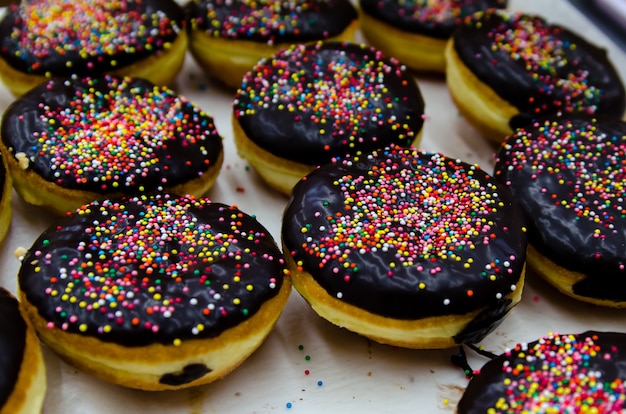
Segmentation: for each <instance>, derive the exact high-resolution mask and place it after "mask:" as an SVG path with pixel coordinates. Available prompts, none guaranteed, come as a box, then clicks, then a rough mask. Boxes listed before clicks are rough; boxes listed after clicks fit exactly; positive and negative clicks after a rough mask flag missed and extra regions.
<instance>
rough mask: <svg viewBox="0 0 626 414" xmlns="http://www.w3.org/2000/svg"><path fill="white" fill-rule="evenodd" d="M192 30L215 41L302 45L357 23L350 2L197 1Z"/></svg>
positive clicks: (189, 11) (191, 13) (190, 8)
mask: <svg viewBox="0 0 626 414" xmlns="http://www.w3.org/2000/svg"><path fill="white" fill-rule="evenodd" d="M186 12H187V16H188V19H189V20H190V28H192V29H195V30H201V31H204V32H206V33H207V34H208V35H210V36H211V37H219V38H223V39H232V40H249V41H254V42H262V43H301V42H309V41H313V40H324V39H328V38H332V37H335V36H338V35H340V34H341V33H342V32H343V31H344V30H345V29H346V28H347V27H348V26H349V25H350V24H351V23H352V22H354V21H355V20H356V19H357V17H358V16H357V11H356V9H355V7H354V6H353V5H352V3H351V2H350V1H349V0H297V1H277V0H270V1H261V2H258V1H251V0H234V1H230V0H194V1H190V2H189V3H188V4H187V5H186Z"/></svg>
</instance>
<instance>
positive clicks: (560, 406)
mask: <svg viewBox="0 0 626 414" xmlns="http://www.w3.org/2000/svg"><path fill="white" fill-rule="evenodd" d="M597 339H598V338H597V336H596V335H591V336H582V335H581V336H578V335H559V334H557V333H550V334H549V335H547V336H546V337H544V338H542V339H540V340H539V341H538V342H537V343H536V344H535V345H534V346H532V347H529V346H528V344H519V345H517V346H516V347H515V348H514V349H512V350H511V351H508V352H507V353H506V354H505V355H506V356H507V357H513V358H516V361H515V360H514V361H513V362H509V361H505V363H504V364H503V366H502V370H503V372H504V373H506V374H507V376H506V378H505V379H504V385H505V387H506V392H505V395H504V396H503V397H501V398H500V399H499V400H498V402H497V403H496V405H495V407H493V408H490V409H489V410H488V411H487V413H496V412H506V413H530V412H533V413H535V412H541V413H574V412H576V413H617V412H622V411H623V410H624V409H625V408H626V383H625V382H624V379H623V378H619V377H618V378H603V374H602V372H600V371H599V370H596V369H594V368H593V365H594V364H593V363H592V360H594V359H603V360H604V361H606V363H617V361H615V362H611V361H612V360H613V359H614V358H616V357H617V356H618V350H617V348H616V347H604V348H603V347H601V346H599V345H597V344H596V340H597ZM622 363H623V362H622Z"/></svg>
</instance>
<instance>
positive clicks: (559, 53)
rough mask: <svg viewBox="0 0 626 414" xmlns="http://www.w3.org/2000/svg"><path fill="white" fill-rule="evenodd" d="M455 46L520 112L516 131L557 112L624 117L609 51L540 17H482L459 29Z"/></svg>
mask: <svg viewBox="0 0 626 414" xmlns="http://www.w3.org/2000/svg"><path fill="white" fill-rule="evenodd" d="M453 46H454V51H455V52H456V54H457V55H458V57H459V58H460V60H461V61H462V62H463V64H464V65H465V66H466V67H467V68H468V69H469V70H470V71H471V72H472V73H473V74H474V75H475V76H476V77H477V78H478V79H479V80H480V81H481V82H483V83H484V84H486V85H488V86H489V88H491V89H492V90H493V91H494V92H495V93H496V94H497V95H498V96H500V97H501V98H502V99H504V100H505V101H507V102H508V103H510V104H511V105H513V106H514V107H515V108H517V110H518V111H519V114H518V115H516V116H514V117H513V118H512V119H511V120H510V126H511V128H513V129H514V128H516V127H518V126H523V125H524V124H526V123H528V122H529V121H530V120H532V119H534V118H537V117H541V116H545V115H549V114H555V113H572V112H577V113H585V114H597V115H603V116H610V117H615V118H620V117H621V116H622V115H623V114H624V109H625V108H626V99H625V91H624V86H623V84H622V81H621V78H620V76H619V74H618V73H617V71H616V70H615V68H614V66H613V65H612V63H611V62H610V61H609V59H608V56H607V52H606V50H604V49H602V48H599V47H597V46H595V45H593V44H591V43H590V42H589V41H587V40H586V39H584V38H583V37H581V36H580V35H578V34H576V33H574V32H572V31H571V30H568V29H567V28H565V27H562V26H559V25H556V24H550V23H548V22H546V21H545V20H544V19H542V18H541V17H539V16H534V15H527V14H522V13H513V12H505V11H500V10H489V11H486V12H484V13H478V14H476V15H474V17H469V18H467V19H466V22H465V23H464V24H463V25H462V26H461V27H460V28H459V29H457V30H456V31H455V33H454V35H453Z"/></svg>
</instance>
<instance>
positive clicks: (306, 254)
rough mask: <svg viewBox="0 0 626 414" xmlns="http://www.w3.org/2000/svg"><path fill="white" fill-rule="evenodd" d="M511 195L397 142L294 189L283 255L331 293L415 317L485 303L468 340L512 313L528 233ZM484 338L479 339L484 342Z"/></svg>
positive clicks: (464, 167)
mask: <svg viewBox="0 0 626 414" xmlns="http://www.w3.org/2000/svg"><path fill="white" fill-rule="evenodd" d="M523 226H524V222H523V216H522V214H521V212H520V211H519V209H518V207H517V205H516V204H515V202H514V200H513V198H512V196H511V195H510V193H509V192H508V190H507V189H506V187H504V186H503V185H501V184H499V183H497V182H496V181H495V180H493V179H492V178H491V177H489V176H488V175H487V174H486V173H485V172H484V171H482V170H481V169H479V168H478V167H477V166H472V165H469V164H466V163H463V162H461V161H458V160H453V159H449V158H447V157H444V156H443V155H441V154H434V153H421V152H418V151H416V150H410V149H402V148H399V147H392V148H388V149H386V150H381V151H375V152H373V153H372V154H371V155H363V156H359V157H354V158H347V159H344V160H341V161H336V162H333V163H328V164H326V165H324V166H321V167H320V168H318V169H317V170H315V171H314V172H312V173H310V174H309V175H308V176H307V177H305V178H304V179H303V180H302V181H300V182H299V183H298V184H297V185H296V187H295V188H294V190H293V193H292V197H291V199H290V201H289V204H288V206H287V208H286V210H285V214H284V219H283V227H282V236H283V243H284V245H285V246H286V249H287V250H286V252H285V254H291V255H292V256H293V258H294V260H295V262H296V263H297V264H298V266H301V267H302V269H303V270H304V271H306V272H309V273H310V274H311V275H312V277H313V278H314V279H315V280H316V281H317V282H318V283H319V284H320V285H321V286H322V287H323V288H324V289H325V290H326V291H327V292H328V294H329V295H331V296H332V297H336V298H338V299H340V300H342V301H345V302H347V303H349V304H351V305H354V306H356V307H359V308H362V309H364V310H366V311H369V312H372V313H374V314H378V315H381V316H385V317H391V318H396V319H402V320H414V319H419V318H426V317H430V316H441V315H460V314H465V313H468V312H472V311H475V310H479V309H484V312H483V314H482V315H479V316H478V318H477V323H476V324H475V325H473V326H474V327H475V329H476V330H477V331H479V334H478V335H476V331H473V332H470V331H469V330H466V331H464V332H463V333H462V334H461V335H460V337H459V338H460V339H461V340H463V339H465V338H471V339H472V340H473V341H475V340H478V339H480V338H482V337H483V336H484V335H485V334H486V333H488V332H489V330H490V329H491V328H492V327H493V326H494V324H496V323H497V322H498V321H499V320H500V319H501V318H502V316H503V315H504V314H505V313H506V311H507V309H508V305H509V304H510V298H509V297H508V295H509V294H510V293H511V291H512V289H514V288H515V285H516V284H517V283H518V282H519V281H520V276H521V274H522V270H523V266H524V261H525V250H526V236H525V232H524V228H523ZM477 338H478V339H477Z"/></svg>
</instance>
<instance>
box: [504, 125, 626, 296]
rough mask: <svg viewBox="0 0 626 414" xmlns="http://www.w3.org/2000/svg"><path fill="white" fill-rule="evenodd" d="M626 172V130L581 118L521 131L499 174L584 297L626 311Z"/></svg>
mask: <svg viewBox="0 0 626 414" xmlns="http://www.w3.org/2000/svg"><path fill="white" fill-rule="evenodd" d="M625 165H626V123H624V122H623V121H619V120H610V119H603V118H593V117H586V116H576V115H570V116H565V117H552V118H542V119H539V120H537V121H536V122H533V123H532V124H529V125H527V126H525V127H524V128H519V129H517V130H516V132H515V133H514V134H513V135H511V136H510V137H508V139H507V140H506V141H505V142H504V144H503V145H502V146H501V148H500V150H499V152H498V154H497V161H496V165H495V172H494V175H495V177H496V179H497V180H498V181H500V182H502V183H503V184H505V185H507V186H508V187H509V189H510V190H511V192H512V193H513V195H514V196H515V198H516V199H517V200H518V203H519V205H520V206H521V208H522V210H523V211H524V214H525V216H526V218H527V222H528V238H529V243H530V244H531V245H532V247H533V248H534V249H536V251H537V252H538V253H539V254H541V255H543V256H545V257H547V258H548V259H550V260H551V261H552V262H554V264H556V265H557V266H560V267H562V268H564V269H567V270H568V271H571V272H576V273H578V274H580V275H581V277H580V278H579V280H578V281H576V282H574V284H573V286H572V292H573V294H574V295H576V296H578V297H583V298H588V299H592V300H593V299H600V300H607V301H611V302H615V303H621V304H622V305H625V304H626V269H625V266H626V252H625V251H624V246H625V245H626V210H625V209H624V201H623V196H624V186H625V184H626V167H625ZM529 255H530V253H529Z"/></svg>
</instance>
